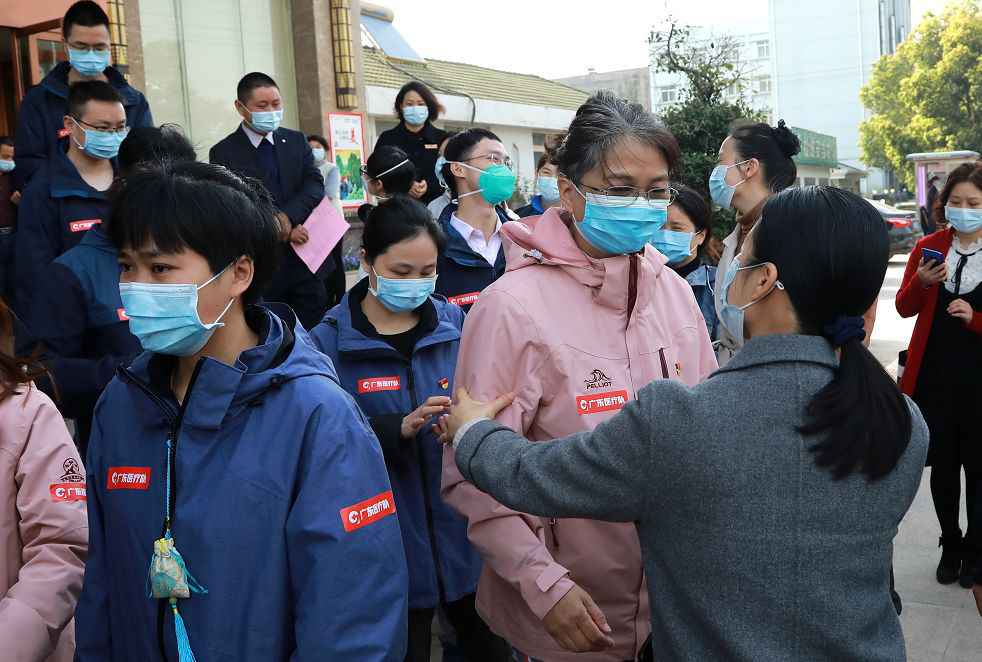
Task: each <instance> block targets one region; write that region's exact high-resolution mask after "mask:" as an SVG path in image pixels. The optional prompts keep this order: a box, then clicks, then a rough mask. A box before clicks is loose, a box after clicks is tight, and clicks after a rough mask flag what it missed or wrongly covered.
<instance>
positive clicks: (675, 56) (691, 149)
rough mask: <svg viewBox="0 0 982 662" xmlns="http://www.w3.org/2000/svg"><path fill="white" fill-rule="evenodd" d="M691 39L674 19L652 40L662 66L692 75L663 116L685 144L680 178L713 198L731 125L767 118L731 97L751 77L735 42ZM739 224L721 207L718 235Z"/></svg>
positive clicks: (655, 59) (657, 62)
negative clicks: (713, 177)
mask: <svg viewBox="0 0 982 662" xmlns="http://www.w3.org/2000/svg"><path fill="white" fill-rule="evenodd" d="M690 39H691V36H690V31H689V29H688V28H686V27H683V26H680V25H679V24H678V23H677V22H675V21H674V20H672V19H669V27H668V29H666V30H663V31H659V32H652V33H651V35H650V37H649V39H648V44H649V47H650V49H651V56H652V61H653V62H654V64H655V67H656V69H657V70H658V71H663V72H667V73H674V74H681V75H682V76H683V77H684V78H685V80H686V83H687V85H686V87H685V89H684V90H683V91H682V94H681V96H680V99H679V102H678V103H676V104H673V105H672V106H670V107H669V108H668V109H667V110H665V111H664V112H663V113H662V116H661V120H662V121H663V122H664V123H665V126H667V127H668V128H669V130H671V132H672V133H673V134H675V138H676V139H677V140H678V141H679V146H680V147H681V149H682V165H681V168H680V172H679V173H677V175H678V179H679V180H681V182H682V183H683V184H685V185H686V186H689V187H691V188H694V189H696V190H697V191H700V192H701V193H702V194H703V195H705V196H707V197H708V196H709V174H710V172H712V170H713V168H714V167H715V166H716V159H717V154H718V152H719V147H720V145H721V144H722V143H723V141H724V140H725V139H726V136H727V135H729V132H730V126H731V125H732V124H733V122H734V121H736V120H738V119H750V120H754V121H763V118H762V116H761V114H760V113H758V112H756V111H754V110H753V109H751V108H750V107H749V106H747V105H746V103H744V101H743V100H742V98H741V99H738V100H737V101H736V102H735V103H730V102H728V101H726V91H727V90H728V89H730V88H737V89H742V87H743V84H744V81H745V79H746V76H747V71H746V69H745V68H744V67H742V66H741V65H739V64H737V61H738V58H737V57H736V44H735V43H734V41H733V40H732V39H730V38H727V37H723V38H721V39H717V40H714V41H712V42H710V43H708V45H707V44H705V43H703V44H692V43H691V41H690ZM735 224H736V217H735V215H734V213H733V212H731V211H725V210H722V209H717V210H716V211H715V214H714V219H713V234H714V235H715V236H716V238H717V239H721V238H723V237H726V236H727V235H728V234H730V232H732V231H733V227H734V225H735ZM717 250H718V249H717Z"/></svg>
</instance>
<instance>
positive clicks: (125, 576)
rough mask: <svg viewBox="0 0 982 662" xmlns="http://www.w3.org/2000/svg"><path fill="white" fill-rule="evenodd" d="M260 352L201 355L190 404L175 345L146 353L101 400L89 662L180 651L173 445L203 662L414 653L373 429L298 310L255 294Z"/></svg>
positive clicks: (188, 621) (81, 627)
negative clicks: (156, 553)
mask: <svg viewBox="0 0 982 662" xmlns="http://www.w3.org/2000/svg"><path fill="white" fill-rule="evenodd" d="M246 314H247V320H248V322H249V325H250V327H251V328H252V329H253V330H254V331H255V332H256V333H257V334H258V335H259V338H260V343H259V345H258V346H257V347H254V348H252V349H249V350H247V351H245V352H243V353H242V354H241V355H240V357H239V359H238V360H237V361H236V363H235V365H234V366H229V365H226V364H224V363H221V362H220V361H217V360H214V359H210V358H203V359H201V360H200V361H199V362H198V364H197V366H196V367H195V370H194V374H193V377H192V380H191V384H190V386H189V388H188V394H187V396H186V397H185V400H184V404H183V405H182V406H179V405H178V403H177V401H176V400H175V399H174V397H173V395H172V394H171V391H170V388H169V382H170V375H171V372H172V369H173V366H174V363H175V360H176V359H174V357H169V356H164V355H159V354H151V353H145V354H143V355H141V356H140V357H139V358H137V359H136V360H135V361H134V362H133V363H132V364H131V365H130V366H129V367H127V368H125V369H121V370H120V372H119V374H118V375H117V377H116V378H114V379H113V381H112V382H111V383H110V384H109V386H108V387H107V389H106V392H105V394H104V395H103V397H102V398H101V399H100V401H99V404H98V406H97V407H96V412H95V419H94V422H93V429H92V437H91V442H90V445H89V453H88V460H87V462H86V468H87V470H88V471H87V473H88V483H87V491H88V510H89V540H90V542H89V555H88V562H87V564H86V568H85V580H84V585H83V588H82V594H81V597H80V599H79V603H78V609H77V611H76V638H77V653H76V655H77V657H76V660H78V661H79V662H96V661H98V662H106V661H114V662H130V661H132V660H160V659H162V658H163V659H165V660H170V661H174V660H177V659H178V651H177V648H176V638H175V629H174V617H173V615H172V614H171V611H170V609H169V608H167V606H166V604H165V601H160V600H154V599H151V598H149V597H147V595H148V594H147V572H148V567H149V562H150V558H151V555H152V553H153V543H154V541H155V540H156V539H158V538H159V537H160V536H161V533H162V531H163V528H162V525H163V521H164V513H165V508H164V499H165V494H166V491H165V489H166V476H167V466H166V457H167V454H166V444H167V441H168V439H170V440H171V442H172V444H173V447H174V454H173V460H172V462H171V467H170V469H171V471H172V472H173V476H174V489H173V491H172V492H171V504H172V507H171V510H172V524H171V530H172V532H173V537H174V541H175V543H176V546H177V549H178V550H179V551H180V552H181V554H182V555H183V557H184V560H185V562H186V564H187V567H188V570H189V571H190V572H191V573H192V574H193V575H194V577H195V578H196V579H197V580H198V582H200V584H201V585H203V586H204V587H205V588H206V589H207V591H208V592H207V593H205V594H197V593H196V594H192V597H191V598H190V599H187V600H181V601H180V612H181V616H182V617H183V620H184V623H185V625H186V627H187V631H188V638H189V640H190V643H191V648H192V650H193V651H194V653H195V655H196V657H197V659H198V660H202V661H205V660H207V661H208V662H216V661H232V660H236V661H243V662H247V661H255V662H260V661H261V662H307V661H310V662H313V661H315V660H316V661H320V660H366V661H369V662H381V661H384V662H402V660H403V657H404V655H405V647H406V619H407V592H408V577H407V572H406V561H405V553H404V552H403V547H402V539H401V534H400V531H399V521H398V515H397V513H396V508H395V506H394V503H393V497H392V494H391V492H392V487H391V486H390V484H389V478H388V475H387V473H386V471H385V464H384V462H383V459H382V452H381V450H380V449H379V446H378V442H377V441H376V439H375V435H374V434H372V431H371V428H370V427H369V425H368V421H367V420H366V419H365V417H364V415H363V414H362V413H361V412H360V410H359V409H358V407H357V406H356V405H355V403H354V401H353V399H352V398H351V397H350V396H349V395H348V394H347V393H345V392H344V390H343V389H342V388H341V387H340V385H339V384H338V381H337V376H336V374H335V372H334V369H333V368H332V366H331V363H330V361H329V360H328V359H327V358H326V357H324V355H323V354H321V353H320V352H317V351H316V350H315V349H314V347H313V342H312V341H311V340H310V338H309V337H308V336H307V334H306V332H305V331H304V330H303V327H302V326H300V325H299V324H298V323H297V322H296V318H295V316H294V315H293V314H292V312H289V311H288V310H287V309H286V308H285V307H278V308H277V312H276V313H274V312H273V311H272V310H271V309H270V308H266V307H257V306H251V307H249V308H248V309H247V311H246Z"/></svg>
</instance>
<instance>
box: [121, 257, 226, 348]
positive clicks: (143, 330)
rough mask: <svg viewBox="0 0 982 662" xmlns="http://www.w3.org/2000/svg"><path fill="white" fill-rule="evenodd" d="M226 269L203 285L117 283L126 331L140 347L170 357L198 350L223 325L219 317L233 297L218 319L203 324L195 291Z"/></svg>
mask: <svg viewBox="0 0 982 662" xmlns="http://www.w3.org/2000/svg"><path fill="white" fill-rule="evenodd" d="M229 266H231V265H229ZM227 269H228V267H225V269H222V270H221V271H219V272H218V273H217V274H215V275H214V276H212V277H211V278H210V279H209V280H208V281H207V282H206V283H204V284H203V285H194V284H193V283H191V284H187V285H184V284H179V285H172V284H164V283H120V284H119V296H120V297H121V298H122V300H123V310H125V311H126V316H127V317H128V318H129V320H130V332H131V333H132V334H133V335H134V336H136V337H137V339H138V340H139V341H140V344H141V345H142V346H143V349H145V350H147V351H149V352H156V353H158V354H169V355H171V356H192V355H194V354H197V353H198V352H200V351H201V349H202V348H203V347H204V346H205V345H206V344H208V340H209V339H210V338H211V335H212V334H213V333H214V332H215V329H217V328H219V327H221V326H225V325H224V324H223V323H222V322H221V319H222V318H223V317H225V313H227V312H228V311H229V308H231V307H232V302H234V301H235V299H231V300H230V301H229V302H228V305H227V306H225V310H223V311H222V314H221V315H219V316H218V319H216V320H215V321H214V322H212V323H210V324H205V323H203V322H202V321H201V318H200V317H198V290H200V289H202V288H205V287H208V285H210V284H211V283H213V282H214V281H215V280H217V279H218V277H219V276H221V275H222V274H223V273H225V271H226V270H227Z"/></svg>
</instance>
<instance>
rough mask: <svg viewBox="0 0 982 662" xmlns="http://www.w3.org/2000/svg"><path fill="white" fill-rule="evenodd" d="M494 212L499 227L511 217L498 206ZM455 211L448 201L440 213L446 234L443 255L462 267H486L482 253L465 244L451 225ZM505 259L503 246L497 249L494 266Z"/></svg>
mask: <svg viewBox="0 0 982 662" xmlns="http://www.w3.org/2000/svg"><path fill="white" fill-rule="evenodd" d="M494 209H495V212H497V214H498V219H499V220H500V221H501V227H502V228H504V227H505V226H506V225H507V224H508V223H509V222H510V221H511V219H510V218H508V216H507V215H506V214H505V213H504V212H503V211H501V209H500V208H499V207H495V208H494ZM456 211H457V205H455V204H454V203H450V204H449V205H447V206H446V207H445V208H444V209H443V212H441V214H440V226H441V227H442V228H443V232H444V234H445V235H446V236H447V247H446V248H445V249H444V251H443V255H444V257H446V258H447V259H448V260H451V261H453V262H456V263H457V264H459V265H460V266H462V267H488V266H490V265H488V261H487V260H485V259H484V256H483V255H480V254H478V253H475V252H474V251H473V250H472V249H471V247H470V246H469V245H468V244H467V240H466V239H464V238H463V237H462V236H461V234H460V233H459V232H457V228H455V227H454V226H453V223H451V222H450V218H451V217H452V216H453V214H454V212H456ZM504 261H505V251H504V246H502V249H501V250H499V251H498V259H497V260H495V266H496V267H497V266H504Z"/></svg>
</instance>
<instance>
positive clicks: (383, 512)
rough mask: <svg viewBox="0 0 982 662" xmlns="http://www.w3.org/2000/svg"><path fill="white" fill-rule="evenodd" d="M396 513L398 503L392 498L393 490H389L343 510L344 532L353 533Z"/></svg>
mask: <svg viewBox="0 0 982 662" xmlns="http://www.w3.org/2000/svg"><path fill="white" fill-rule="evenodd" d="M395 512H396V502H395V499H394V498H392V490H389V491H388V492H382V493H381V494H379V495H378V496H373V497H372V498H371V499H365V500H364V501H361V502H359V503H356V504H355V505H353V506H348V507H347V508H342V509H341V523H342V524H343V525H344V530H345V531H347V532H348V533H351V532H352V531H357V530H358V529H360V528H362V527H363V526H368V525H369V524H372V523H373V522H377V521H379V520H380V519H382V518H383V517H388V516H389V515H393V514H395Z"/></svg>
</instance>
